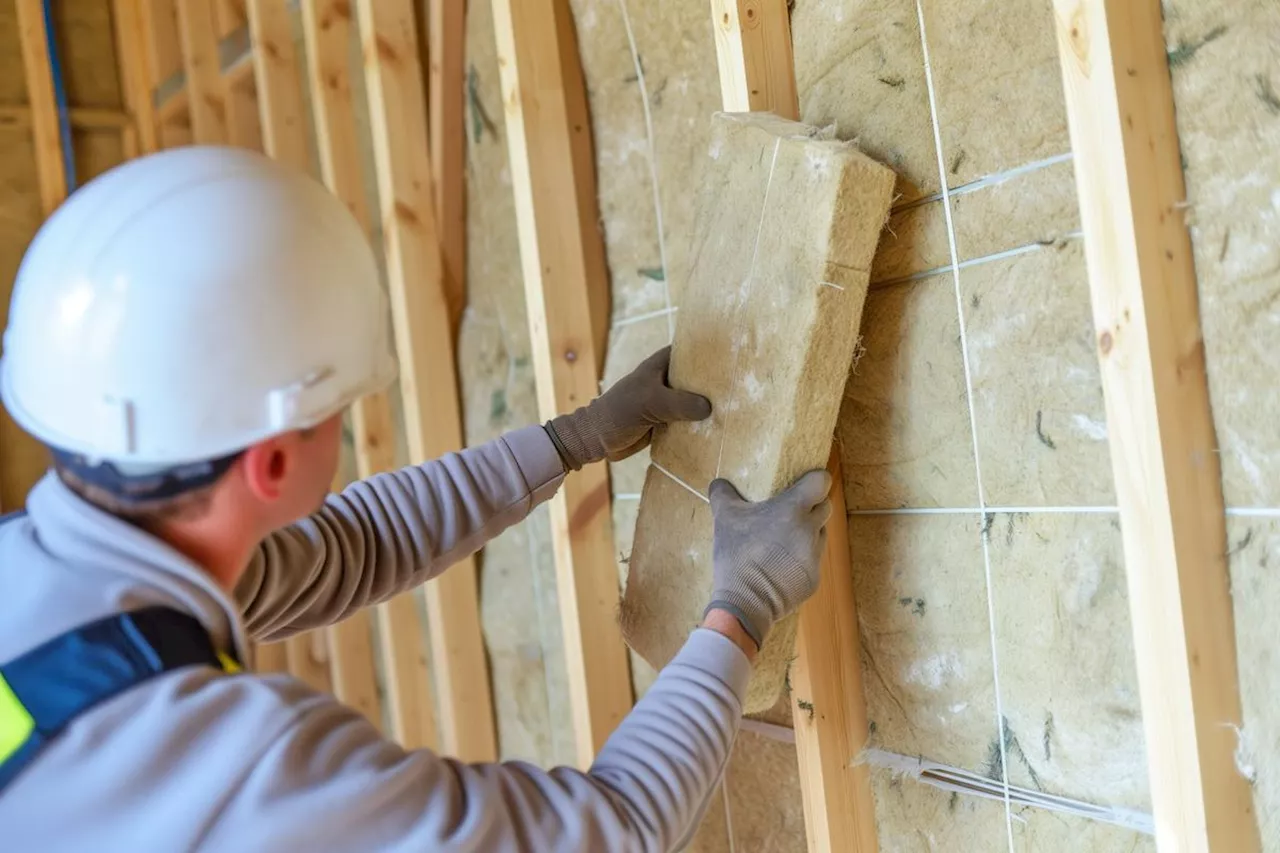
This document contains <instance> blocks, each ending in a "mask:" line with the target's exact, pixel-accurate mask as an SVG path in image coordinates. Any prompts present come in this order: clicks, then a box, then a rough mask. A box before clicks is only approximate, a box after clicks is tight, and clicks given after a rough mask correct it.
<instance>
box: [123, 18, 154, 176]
mask: <svg viewBox="0 0 1280 853" xmlns="http://www.w3.org/2000/svg"><path fill="white" fill-rule="evenodd" d="M111 19H112V23H113V25H114V27H115V36H116V63H117V65H118V66H119V68H120V83H121V88H122V89H123V90H124V104H125V109H126V110H128V112H129V120H130V129H128V130H126V131H125V146H124V147H125V151H124V154H125V157H129V158H132V157H137V156H138V155H140V154H150V153H152V152H154V151H158V150H159V149H160V138H159V133H158V128H157V126H156V114H155V101H154V93H155V88H156V81H155V76H154V75H153V74H152V72H151V59H150V51H148V49H147V28H146V25H145V23H144V21H143V13H142V6H141V5H140V4H139V3H138V2H137V0H112V2H111Z"/></svg>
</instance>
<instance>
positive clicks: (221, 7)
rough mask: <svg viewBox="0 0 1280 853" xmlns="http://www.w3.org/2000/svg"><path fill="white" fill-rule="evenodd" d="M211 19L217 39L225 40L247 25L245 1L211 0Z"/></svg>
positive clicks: (247, 17)
mask: <svg viewBox="0 0 1280 853" xmlns="http://www.w3.org/2000/svg"><path fill="white" fill-rule="evenodd" d="M213 19H214V22H215V25H216V28H217V29H216V31H217V33H218V38H219V39H224V38H226V37H227V36H229V35H231V34H232V33H234V32H235V31H236V30H238V29H240V28H241V27H243V26H245V24H247V23H248V21H249V16H248V12H247V10H246V9H245V0H213Z"/></svg>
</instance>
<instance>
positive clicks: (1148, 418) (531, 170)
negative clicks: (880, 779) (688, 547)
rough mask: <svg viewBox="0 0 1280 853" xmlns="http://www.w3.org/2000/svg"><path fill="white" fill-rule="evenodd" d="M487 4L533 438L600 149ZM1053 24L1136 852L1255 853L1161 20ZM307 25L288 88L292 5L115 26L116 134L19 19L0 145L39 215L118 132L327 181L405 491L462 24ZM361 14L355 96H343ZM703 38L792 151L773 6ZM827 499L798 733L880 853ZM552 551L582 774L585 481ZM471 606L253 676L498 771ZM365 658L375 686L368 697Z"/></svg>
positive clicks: (822, 812) (278, 659)
mask: <svg viewBox="0 0 1280 853" xmlns="http://www.w3.org/2000/svg"><path fill="white" fill-rule="evenodd" d="M490 2H492V4H493V9H494V13H495V23H496V38H497V41H498V47H499V54H500V58H501V63H502V74H503V79H502V85H503V94H504V100H505V103H506V108H507V111H508V116H507V117H508V124H507V126H508V141H509V146H510V158H511V163H512V176H513V183H514V189H515V196H516V202H517V205H516V207H517V217H518V225H519V230H520V243H521V253H522V261H523V267H524V272H525V279H526V281H525V286H526V293H527V297H528V304H529V312H530V328H531V332H532V337H533V345H534V362H535V372H536V377H537V385H538V399H539V407H540V410H541V413H542V415H543V416H544V417H547V418H550V417H552V416H554V415H555V414H558V413H560V412H563V411H566V410H568V409H571V408H573V407H575V406H577V405H581V404H584V403H586V402H587V401H588V400H590V399H591V398H592V397H593V396H595V394H596V393H597V391H598V387H599V381H600V378H601V373H602V365H603V359H604V354H605V350H606V334H607V320H608V315H609V287H608V284H609V283H608V273H607V268H606V266H605V257H604V248H603V244H602V241H601V238H600V234H599V230H598V227H597V220H598V210H597V202H596V197H595V190H596V188H595V184H594V174H593V170H594V160H593V152H592V149H591V138H590V120H589V115H588V112H587V101H586V93H585V87H584V84H583V78H582V69H581V67H580V65H579V63H578V62H577V55H578V52H577V44H576V35H575V33H574V27H573V19H572V13H571V11H570V7H569V4H568V2H567V0H490ZM1053 3H1054V7H1055V11H1056V18H1057V35H1058V41H1059V56H1060V61H1061V67H1062V73H1063V79H1064V83H1065V91H1066V103H1067V113H1068V119H1069V124H1070V130H1071V138H1072V147H1073V152H1074V161H1075V172H1076V179H1077V189H1078V197H1079V201H1080V208H1081V218H1082V223H1083V229H1084V243H1085V252H1086V257H1087V263H1088V270H1089V280H1090V291H1091V299H1092V305H1093V314H1094V323H1095V331H1096V341H1097V351H1098V358H1099V362H1100V365H1101V372H1102V380H1103V389H1104V396H1105V400H1106V407H1107V420H1108V431H1109V441H1110V446H1111V452H1112V463H1113V472H1114V480H1115V485H1116V491H1117V499H1118V504H1119V510H1120V519H1121V526H1122V532H1123V541H1124V554H1125V563H1126V568H1127V576H1128V582H1129V601H1130V608H1131V614H1132V621H1133V630H1134V639H1135V649H1136V653H1137V671H1138V676H1139V685H1140V691H1141V700H1142V707H1143V710H1144V714H1143V719H1144V726H1145V734H1146V743H1147V756H1148V762H1149V769H1150V779H1151V792H1152V801H1153V807H1154V812H1155V823H1156V826H1157V827H1158V828H1159V829H1158V844H1159V847H1160V849H1161V850H1162V851H1166V850H1168V851H1173V850H1178V851H1182V850H1187V851H1231V853H1236V851H1245V853H1247V851H1254V850H1258V849H1260V847H1261V842H1260V839H1259V837H1258V828H1257V822H1256V818H1255V815H1254V814H1253V800H1252V792H1251V791H1250V788H1249V785H1248V783H1247V782H1246V781H1245V780H1244V779H1243V778H1242V777H1241V776H1240V774H1239V772H1238V771H1237V769H1236V766H1235V761H1234V752H1235V749H1236V746H1237V743H1236V737H1237V735H1236V732H1238V730H1239V727H1240V725H1241V713H1242V712H1241V705H1240V691H1239V684H1238V675H1237V661H1236V648H1235V632H1234V625H1233V616H1232V609H1231V600H1230V590H1229V585H1228V574H1227V565H1226V558H1225V555H1226V553H1227V543H1226V532H1225V512H1224V508H1223V499H1222V490H1221V483H1220V470H1219V464H1218V457H1217V453H1216V447H1217V444H1216V439H1215V436H1214V429H1213V421H1212V417H1211V412H1210V403H1209V397H1208V390H1207V378H1206V370H1205V362H1204V349H1203V344H1202V341H1201V333H1200V323H1199V307H1198V304H1197V292H1196V275H1195V269H1194V264H1193V260H1192V252H1191V244H1190V238H1189V235H1188V231H1187V228H1186V225H1185V221H1184V218H1183V215H1182V212H1181V206H1182V205H1183V202H1184V200H1185V186H1184V183H1183V176H1182V168H1181V165H1180V160H1179V152H1178V138H1177V131H1176V126H1175V124H1174V112H1173V96H1172V89H1171V85H1170V80H1169V70H1168V59H1167V56H1166V52H1165V51H1166V46H1165V42H1164V37H1163V31H1162V20H1161V11H1160V4H1159V2H1158V0H1133V2H1123V0H1053ZM301 7H302V21H303V27H302V31H303V37H304V40H305V44H306V53H307V61H308V64H307V68H306V73H305V84H304V80H303V77H302V76H300V75H299V73H298V69H297V62H296V57H295V50H294V42H293V34H292V31H291V25H290V21H289V19H288V13H287V12H286V6H285V0H216V1H215V0H147V2H135V0H111V8H112V18H113V22H114V28H115V32H114V38H115V44H116V53H117V61H118V63H119V70H120V78H121V82H122V92H123V104H124V108H123V109H121V110H104V109H78V108H74V107H72V108H67V107H66V105H65V104H60V97H59V92H58V87H59V79H58V73H57V57H56V45H55V44H54V41H53V40H52V39H51V38H50V33H49V22H48V19H47V18H46V17H45V11H44V10H45V4H44V3H42V2H41V0H15V8H16V11H17V21H18V29H19V37H20V45H21V50H22V59H23V66H24V69H25V73H26V78H27V89H28V106H27V107H26V108H17V107H4V108H0V125H4V126H10V127H21V128H29V129H30V132H31V135H32V139H33V140H34V142H35V153H36V166H37V178H38V187H39V192H40V201H41V208H42V210H43V212H44V214H45V215H48V214H50V213H52V212H53V211H54V210H55V209H56V208H57V206H58V205H59V204H61V202H62V201H63V200H64V199H65V198H66V196H67V194H68V192H69V191H72V190H74V174H73V173H74V159H73V158H72V157H71V153H72V152H70V151H69V150H68V146H69V140H70V129H71V128H73V127H74V128H88V129H95V130H115V131H117V132H119V133H120V134H121V136H122V139H123V141H124V151H125V154H126V156H127V157H133V156H140V155H144V154H148V153H151V152H154V151H159V150H162V149H164V148H167V147H172V146H176V145H183V144H189V143H192V142H198V143H213V144H231V145H239V146H244V147H247V148H252V149H256V150H263V151H265V152H266V153H268V154H270V155H271V156H273V157H276V158H278V159H280V160H282V161H284V162H287V163H289V164H291V165H293V166H294V167H296V168H300V169H303V170H306V171H309V172H313V173H316V174H318V175H320V176H321V177H323V179H324V181H325V183H326V184H327V185H328V187H329V188H330V190H331V191H333V192H334V193H335V195H337V196H338V197H339V198H341V199H342V200H343V201H344V202H345V203H346V204H347V205H348V206H349V207H350V208H351V210H352V211H353V213H354V214H355V216H356V217H357V219H358V220H359V221H360V223H361V224H362V226H363V227H364V228H365V229H366V230H367V231H368V233H369V234H370V236H371V238H373V237H374V236H375V235H376V234H378V233H380V234H381V235H382V248H383V250H384V253H385V259H386V266H387V271H388V279H389V284H390V290H391V293H392V297H393V298H392V301H393V306H394V315H395V333H396V339H397V346H398V349H399V353H400V360H401V364H402V369H403V376H402V382H401V403H402V407H403V409H404V414H405V422H406V432H407V437H408V445H409V455H410V457H411V459H410V461H414V462H418V461H422V460H425V459H427V458H431V457H434V456H437V455H439V454H441V453H445V452H448V451H451V450H456V449H458V448H459V447H461V445H462V440H463V433H462V424H461V409H460V401H459V395H458V379H457V375H456V371H455V362H454V346H455V341H456V335H457V329H458V323H459V322H460V318H461V314H462V310H463V307H464V305H465V292H464V291H465V281H466V240H465V225H466V213H465V184H464V182H463V181H464V176H465V171H466V170H465V137H464V129H463V124H464V122H463V120H462V117H463V116H462V110H463V91H464V82H463V78H464V76H465V75H464V73H463V69H464V68H465V65H464V57H463V45H464V38H463V35H464V24H465V20H464V14H463V4H462V3H461V2H454V0H431V2H429V3H428V4H427V7H426V8H427V13H426V15H425V18H424V21H419V20H418V19H417V17H416V16H415V14H414V9H415V4H413V3H412V2H410V0H357V2H356V3H355V4H349V3H348V2H346V0H301ZM353 9H354V11H355V13H357V15H358V29H359V31H360V33H361V34H362V36H363V41H364V44H363V60H364V67H363V78H364V79H363V80H361V79H356V78H355V77H354V75H352V74H351V73H350V69H349V68H348V53H347V51H348V46H349V44H350V40H351V38H352V37H353V35H354V30H353V27H356V26H357V22H356V21H353V20H352V19H351V17H352V11H353ZM710 13H711V15H712V25H713V30H714V32H715V48H716V51H717V59H718V69H719V79H720V85H721V91H722V97H723V106H724V108H725V109H726V110H729V111H761V110H763V111H773V112H777V113H778V114H780V115H782V116H784V117H786V118H792V119H798V118H799V101H798V94H797V85H796V80H795V73H794V67H793V55H792V44H791V33H790V24H789V16H788V10H787V2H786V0H710ZM243 34H247V44H248V49H247V51H244V52H243V53H242V54H241V55H239V56H237V57H235V58H234V59H232V60H231V61H227V60H226V58H225V57H224V56H223V55H222V54H223V47H224V45H225V44H228V43H231V42H232V41H234V39H235V38H237V37H238V36H239V35H243ZM707 48H708V49H710V48H711V46H710V45H708V46H707ZM424 55H425V56H426V57H427V58H428V59H429V61H428V62H426V63H424ZM424 70H425V73H424ZM304 85H305V86H306V87H307V89H306V90H305V91H306V92H309V94H310V103H311V110H310V112H308V110H307V108H306V107H305V100H306V99H305V98H304V88H303V87H304ZM359 85H366V86H367V87H368V91H369V96H370V116H371V126H372V135H373V142H374V155H375V156H374V159H375V170H376V177H377V188H378V192H377V195H378V202H379V210H380V212H381V217H380V221H381V230H380V232H379V231H377V230H376V229H375V223H374V216H373V212H372V211H371V210H370V209H369V206H368V204H367V203H366V201H365V196H364V189H363V183H362V179H361V166H360V162H359V148H358V141H357V137H356V112H355V108H354V105H353V97H352V92H353V89H354V87H356V86H359ZM428 105H429V106H428ZM308 122H313V123H314V135H315V139H316V141H317V146H316V148H317V153H318V159H319V162H318V163H313V162H312V155H311V149H310V145H309V139H308V137H309V134H310V133H311V131H312V128H310V127H309V126H308ZM566 187H571V188H572V191H571V192H568V191H565V189H564V188H566ZM352 426H353V432H354V434H355V456H356V465H357V469H358V471H359V473H360V475H361V476H369V475H372V474H374V473H378V472H381V471H386V470H390V469H392V468H393V467H394V466H395V465H396V463H397V460H396V454H395V424H394V418H393V415H392V401H391V399H390V397H389V396H388V395H386V394H380V395H374V396H372V397H369V398H367V399H365V400H362V401H361V402H360V403H358V404H357V405H356V407H355V408H354V409H353V411H352ZM28 444H29V446H28ZM16 453H18V454H20V455H21V456H22V457H24V461H22V464H21V466H20V467H19V466H15V465H14V464H12V460H6V470H5V472H4V474H5V477H4V481H5V482H4V491H3V495H4V503H5V504H6V509H14V508H16V505H17V502H18V500H20V496H21V495H23V494H25V493H26V490H27V489H28V488H29V487H30V486H31V485H33V483H34V479H35V477H36V476H37V475H38V471H37V469H39V471H43V468H44V462H43V461H42V459H43V457H41V456H40V453H41V451H40V448H39V447H38V445H35V444H34V442H30V443H27V442H24V443H23V444H22V446H21V447H20V448H18V450H17V451H16ZM28 455H29V456H30V458H31V460H33V461H31V462H28V461H25V458H26V457H27V456H28ZM37 463H38V464H37ZM831 471H832V474H833V476H834V480H835V486H834V490H833V494H832V501H833V504H834V509H835V511H834V514H833V517H832V521H831V525H830V528H829V540H828V545H827V550H826V553H825V554H824V559H823V563H822V584H821V587H820V589H819V592H818V594H817V595H816V596H815V597H814V598H813V599H812V600H811V601H810V602H808V603H807V604H806V605H805V606H804V607H803V609H802V610H801V613H800V621H799V631H798V640H797V658H796V661H795V664H794V668H793V672H792V685H793V699H792V701H793V725H794V731H795V739H796V747H797V751H798V757H799V762H800V770H801V783H802V795H803V800H804V811H805V826H806V835H807V839H808V845H809V849H810V850H811V851H850V850H852V851H859V853H870V852H871V851H875V850H876V849H877V839H876V827H875V805H874V802H873V799H872V794H871V784H870V771H869V769H868V768H867V767H866V766H865V765H863V764H861V763H859V762H858V761H857V756H858V754H859V752H860V751H861V750H862V749H863V747H864V746H865V745H866V743H867V738H868V731H867V729H868V724H867V713H866V704H865V699H864V696H863V691H862V682H861V679H862V671H861V663H860V653H859V647H858V642H859V641H858V632H857V624H858V622H857V610H856V602H855V600H854V593H853V587H852V572H851V567H850V565H849V548H848V529H847V520H846V516H845V513H844V504H843V494H842V480H841V476H840V470H839V455H838V453H833V456H832V461H831ZM341 485H342V484H341V483H335V487H340V486H341ZM10 504H12V505H10ZM552 519H553V521H552V525H553V538H554V544H555V554H556V564H557V577H558V580H559V595H560V603H561V610H562V617H563V619H564V636H565V643H566V656H567V658H568V664H569V666H568V670H569V680H570V690H571V693H572V708H573V712H574V725H575V732H576V735H577V739H576V746H577V757H578V760H579V763H581V764H583V765H584V766H585V765H586V764H589V763H590V761H591V759H592V757H593V756H594V755H595V753H596V752H597V751H598V749H599V748H600V746H601V745H602V744H603V742H604V740H605V738H607V737H608V735H609V733H610V732H612V730H613V729H614V727H615V726H616V725H617V724H618V722H620V720H621V719H622V717H623V716H625V714H626V713H627V712H628V710H629V709H630V707H631V703H632V692H631V682H630V678H629V668H628V663H627V657H626V652H625V647H624V645H623V643H622V639H621V633H620V631H619V630H618V627H617V624H616V619H615V614H616V610H617V601H618V578H617V571H616V564H615V559H614V553H613V536H612V522H611V517H610V513H609V482H608V475H607V472H606V471H605V469H604V468H603V467H602V466H594V468H592V469H589V470H587V471H584V472H581V473H579V474H577V475H575V477H573V478H571V479H570V481H569V483H568V484H567V486H566V488H565V489H564V490H563V491H562V493H561V495H560V496H559V497H558V498H557V500H556V501H555V503H553V506H552ZM478 598H479V594H478V588H477V578H476V566H475V563H474V561H466V562H464V564H462V565H460V566H458V567H455V568H454V569H453V570H452V571H451V572H450V573H448V574H447V575H446V576H445V577H444V578H442V579H440V580H437V581H434V582H432V583H431V584H430V585H428V586H427V588H426V589H425V591H424V592H423V593H422V594H418V593H406V594H404V595H402V596H400V597H398V598H396V599H394V600H392V601H390V602H387V603H385V604H383V605H381V606H380V607H379V608H378V610H377V612H376V614H373V615H372V616H371V614H368V613H363V614H358V615H357V616H356V617H355V618H352V619H350V620H348V621H347V622H344V623H343V624H342V625H339V626H336V627H334V628H332V629H330V630H329V631H327V632H317V633H313V634H311V635H308V636H304V637H299V638H295V639H294V640H291V641H290V642H288V643H287V644H272V645H263V646H259V647H258V648H257V649H256V665H257V667H258V668H259V669H262V670H280V671H285V670H288V671H290V672H292V673H293V674H294V675H296V676H297V677H299V678H301V679H303V680H305V681H307V682H308V683H309V684H311V685H312V686H314V687H316V688H317V689H323V690H328V689H332V690H333V691H334V692H335V693H337V695H338V696H339V697H340V698H341V699H343V700H344V701H346V702H348V703H350V704H351V705H353V706H354V707H356V708H358V709H359V710H360V711H362V712H363V713H365V714H366V715H367V716H369V717H370V719H372V720H373V721H374V722H375V723H380V722H381V721H382V720H383V719H384V718H385V719H386V720H387V721H388V728H389V732H390V733H391V734H392V735H393V736H394V737H396V738H397V739H398V740H399V741H400V742H401V743H403V744H404V745H405V746H407V747H411V748H412V747H431V748H442V749H444V750H446V751H448V752H450V753H452V754H455V755H457V756H459V757H460V758H462V759H464V760H492V759H495V758H496V757H497V754H498V747H497V740H496V733H495V728H494V717H493V702H492V698H491V695H490V688H489V682H488V668H487V662H486V660H485V655H484V647H483V641H482V637H481V626H480V617H479V602H478ZM423 611H425V612H426V616H427V623H426V624H427V626H428V630H429V632H430V638H431V642H430V655H429V656H428V653H427V647H426V644H424V643H423V641H422V637H423V623H422V618H423ZM375 650H376V651H377V652H379V653H380V654H381V656H382V659H383V660H384V661H385V663H386V670H387V671H386V674H385V679H384V682H385V684H384V686H385V695H384V696H380V694H379V689H378V688H379V682H378V673H377V667H376V666H375V661H374V658H375ZM384 703H385V707H384Z"/></svg>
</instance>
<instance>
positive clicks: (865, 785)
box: [791, 448, 879, 853]
mask: <svg viewBox="0 0 1280 853" xmlns="http://www.w3.org/2000/svg"><path fill="white" fill-rule="evenodd" d="M830 471H831V475H832V477H833V478H834V479H833V483H832V486H831V514H832V518H833V519H840V518H845V502H844V482H843V480H842V479H841V476H842V473H841V470H840V452H839V449H838V448H837V449H835V450H833V451H832V453H831V463H830ZM821 571H822V580H821V587H820V594H818V595H815V596H814V597H813V598H811V599H809V600H808V601H807V602H805V603H804V605H802V606H801V608H800V620H799V625H798V628H797V633H796V659H795V662H794V663H792V665H791V704H792V708H791V710H792V723H793V725H794V726H795V735H796V752H797V754H798V757H799V760H800V778H801V780H803V784H804V790H803V797H802V798H803V801H804V826H805V837H806V838H807V839H808V842H809V850H810V851H812V853H874V851H875V850H877V849H878V844H879V842H878V840H877V838H876V825H875V820H874V816H875V815H874V811H868V809H870V808H872V803H873V800H872V794H871V769H870V767H868V766H867V765H866V764H859V763H857V762H855V761H853V760H852V759H853V757H854V756H856V755H857V754H858V753H859V752H860V751H861V750H862V749H863V747H865V746H866V744H867V739H868V737H870V732H869V729H868V723H867V700H866V694H865V693H864V692H863V686H862V653H861V650H860V642H859V638H858V612H857V605H856V603H855V600H854V594H853V572H852V571H850V570H849V526H848V524H847V523H845V524H839V523H836V524H829V525H828V527H827V548H826V552H825V553H824V554H823V559H822V567H821ZM859 809H862V811H861V812H859Z"/></svg>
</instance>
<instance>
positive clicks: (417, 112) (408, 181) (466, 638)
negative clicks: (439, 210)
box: [356, 0, 497, 761]
mask: <svg viewBox="0 0 1280 853" xmlns="http://www.w3.org/2000/svg"><path fill="white" fill-rule="evenodd" d="M356 6H357V9H358V12H359V20H360V32H361V37H362V45H363V55H364V71H365V85H366V88H367V90H368V95H369V115H370V125H371V130H372V135H373V151H374V161H375V166H376V171H377V182H378V196H379V199H380V202H381V207H382V228H383V242H384V249H385V251H386V258H387V278H388V283H389V285H390V291H391V301H392V309H393V310H392V314H393V318H394V321H395V332H396V347H397V350H398V352H399V356H400V393H401V396H402V399H403V401H404V420H405V434H406V437H407V439H408V444H409V457H410V462H412V463H421V462H425V461H427V460H428V459H433V458H436V457H438V456H440V455H442V454H444V453H447V452H450V451H455V450H457V449H458V448H460V447H461V446H462V441H463V437H462V409H461V403H460V401H459V395H458V386H457V371H456V369H455V365H454V349H453V335H452V332H451V323H450V318H449V301H448V298H447V296H446V294H445V289H444V268H443V261H442V258H441V254H440V242H439V232H438V230H437V228H436V216H435V197H434V193H433V190H432V178H431V156H430V143H429V140H428V134H427V114H426V104H425V98H424V95H425V92H424V86H423V82H422V81H423V73H422V72H423V67H422V56H421V53H420V52H419V47H418V39H417V32H416V22H415V19H414V13H413V3H412V2H411V0H358V2H357V4H356ZM424 592H425V595H426V603H427V617H428V618H427V627H428V630H429V631H430V634H431V652H432V661H433V663H434V666H435V669H434V675H435V685H436V689H437V691H438V693H439V697H440V716H439V720H440V732H441V739H442V746H443V748H444V749H445V750H447V751H448V752H450V753H452V754H454V755H457V756H458V757H460V758H462V759H463V760H467V761H488V760H493V759H495V758H496V757H497V739H496V734H495V731H494V719H493V700H492V698H491V697H490V694H489V666H488V661H487V660H486V658H485V653H484V640H483V635H482V632H481V624H480V603H479V590H478V579H477V577H476V562H475V559H474V558H467V559H466V560H463V561H461V562H460V563H459V564H457V565H455V566H454V567H453V568H451V569H449V570H448V571H447V572H445V573H444V574H443V575H441V576H440V577H439V578H437V579H435V580H433V581H431V582H430V583H428V584H427V585H426V587H425V590H424Z"/></svg>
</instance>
